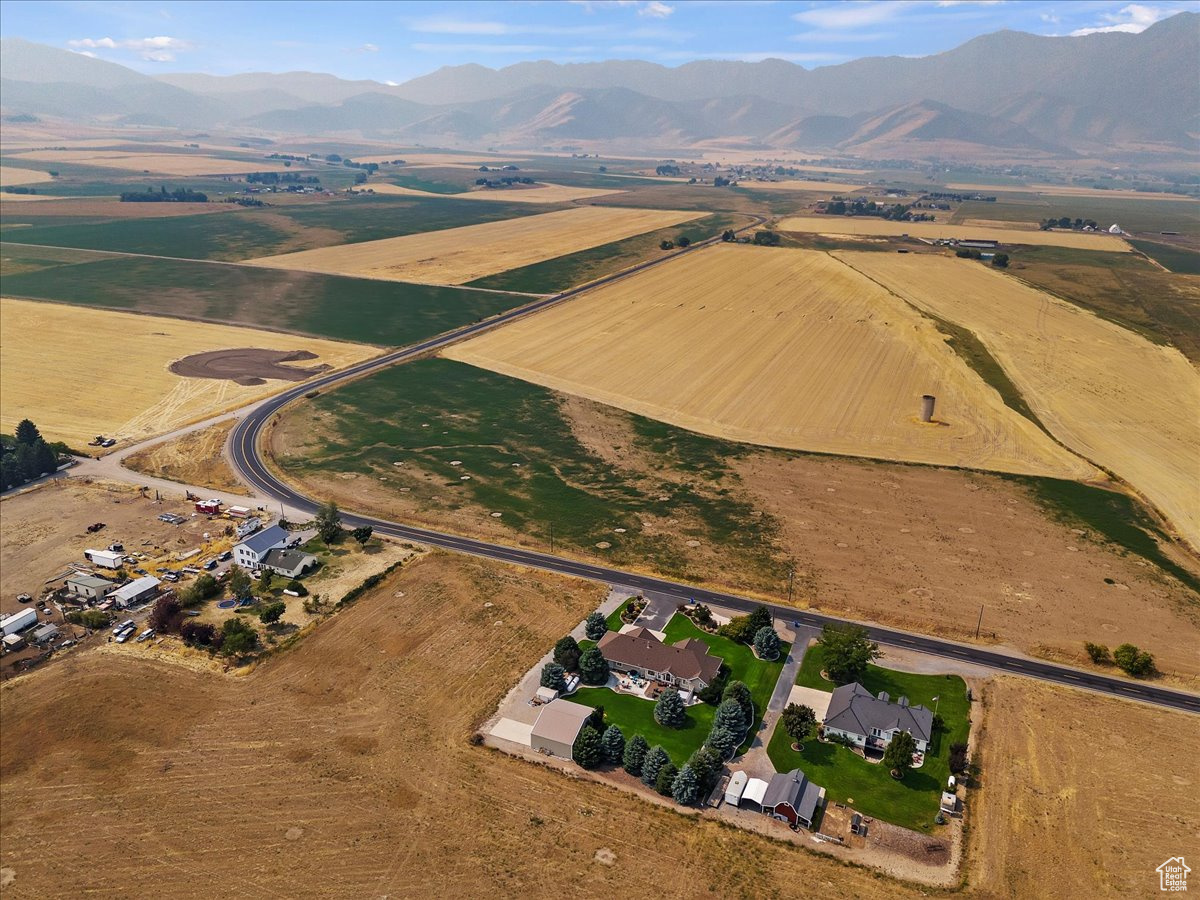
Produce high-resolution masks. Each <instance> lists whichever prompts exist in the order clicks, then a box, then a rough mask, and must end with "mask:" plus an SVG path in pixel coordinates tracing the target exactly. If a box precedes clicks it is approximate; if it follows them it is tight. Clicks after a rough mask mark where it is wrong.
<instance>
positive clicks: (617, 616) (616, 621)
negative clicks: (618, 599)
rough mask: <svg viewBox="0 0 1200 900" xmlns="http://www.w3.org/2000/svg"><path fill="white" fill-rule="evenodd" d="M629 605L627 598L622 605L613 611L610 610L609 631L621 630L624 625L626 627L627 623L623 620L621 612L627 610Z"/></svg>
mask: <svg viewBox="0 0 1200 900" xmlns="http://www.w3.org/2000/svg"><path fill="white" fill-rule="evenodd" d="M631 599H632V598H631ZM628 605H629V600H626V601H625V602H624V603H622V604H621V605H620V606H618V607H617V608H616V609H614V610H613V611H612V612H610V613H609V614H608V619H607V620H606V621H607V622H608V630H609V631H620V630H621V629H622V628H623V627H625V623H624V622H622V621H621V613H623V612H625V607H627V606H628Z"/></svg>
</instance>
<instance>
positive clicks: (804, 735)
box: [780, 703, 817, 745]
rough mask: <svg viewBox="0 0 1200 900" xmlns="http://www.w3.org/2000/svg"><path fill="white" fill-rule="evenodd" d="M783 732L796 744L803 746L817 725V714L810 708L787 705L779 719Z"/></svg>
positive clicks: (792, 704) (799, 705)
mask: <svg viewBox="0 0 1200 900" xmlns="http://www.w3.org/2000/svg"><path fill="white" fill-rule="evenodd" d="M780 721H781V722H782V723H783V730H784V731H786V732H787V733H788V736H789V737H790V738H791V739H792V740H793V741H795V742H796V743H797V744H801V745H802V744H803V743H804V742H805V741H806V740H807V739H808V736H809V735H810V734H811V733H812V730H813V728H815V727H816V725H817V714H816V713H814V712H813V711H812V708H811V707H808V706H803V705H801V704H799V703H789V704H788V705H787V708H786V709H785V710H784V711H783V716H782V717H781V718H780Z"/></svg>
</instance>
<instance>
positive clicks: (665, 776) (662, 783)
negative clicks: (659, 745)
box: [654, 759, 679, 797]
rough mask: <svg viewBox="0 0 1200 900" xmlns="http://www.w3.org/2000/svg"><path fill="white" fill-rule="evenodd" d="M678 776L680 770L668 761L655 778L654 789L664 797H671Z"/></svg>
mask: <svg viewBox="0 0 1200 900" xmlns="http://www.w3.org/2000/svg"><path fill="white" fill-rule="evenodd" d="M678 775H679V770H678V769H677V768H675V763H673V762H671V761H670V760H669V759H668V760H667V761H666V762H665V763H663V767H662V768H661V769H659V770H658V775H656V776H655V778H654V789H655V790H656V791H658V792H659V793H660V794H662V795H663V796H664V797H670V796H671V789H672V788H673V787H674V786H675V779H676V778H677V777H678Z"/></svg>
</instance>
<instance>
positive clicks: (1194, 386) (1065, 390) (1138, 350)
mask: <svg viewBox="0 0 1200 900" xmlns="http://www.w3.org/2000/svg"><path fill="white" fill-rule="evenodd" d="M837 257H838V258H839V259H842V260H844V261H846V262H847V263H848V264H849V265H852V266H853V267H854V268H855V269H858V270H859V271H861V272H863V273H864V274H866V275H868V276H869V277H871V278H874V279H876V280H878V281H879V282H880V283H881V284H883V285H885V286H886V287H888V288H889V289H891V290H893V291H895V292H896V293H897V294H899V295H901V296H902V297H904V298H905V299H907V300H909V301H910V302H912V303H914V304H916V305H917V306H919V307H921V308H922V309H927V310H929V311H930V312H932V313H934V314H935V315H937V316H940V317H941V318H944V319H947V320H949V321H951V322H955V323H957V324H959V325H962V326H963V327H965V328H969V329H970V330H971V331H973V332H974V333H975V334H976V335H978V337H979V339H980V340H981V341H982V342H983V343H984V345H985V346H986V347H987V348H988V350H989V351H990V352H991V354H992V356H994V357H995V358H996V360H997V361H998V362H999V363H1000V365H1001V366H1003V367H1004V370H1005V371H1006V372H1007V373H1008V375H1009V377H1010V378H1011V379H1012V380H1013V383H1014V384H1016V386H1017V387H1018V388H1019V389H1020V390H1021V393H1022V394H1023V395H1024V396H1025V399H1026V401H1027V402H1028V403H1029V405H1030V407H1031V408H1032V409H1033V410H1034V412H1035V413H1036V414H1037V415H1038V417H1039V418H1040V419H1041V420H1042V422H1043V423H1044V424H1045V425H1046V427H1047V428H1048V429H1050V432H1051V433H1052V434H1054V436H1055V437H1057V438H1058V439H1059V440H1060V441H1062V442H1063V443H1064V444H1066V445H1067V446H1068V447H1070V448H1072V449H1073V450H1075V451H1077V452H1078V453H1080V454H1082V455H1083V456H1085V457H1087V458H1088V459H1090V460H1093V461H1094V462H1096V463H1098V464H1099V465H1101V466H1104V467H1105V468H1107V469H1109V470H1111V471H1112V472H1114V473H1115V474H1116V475H1118V476H1119V477H1121V478H1123V479H1124V480H1125V481H1127V482H1128V483H1129V484H1131V485H1132V486H1133V487H1134V488H1135V489H1136V490H1137V491H1138V492H1140V493H1141V494H1142V496H1144V497H1145V498H1146V499H1147V500H1149V501H1150V502H1151V503H1153V504H1154V505H1155V506H1156V507H1158V509H1159V510H1160V511H1161V512H1162V513H1163V514H1164V515H1165V516H1166V517H1167V518H1168V519H1169V520H1170V522H1171V524H1172V525H1173V526H1174V527H1175V528H1176V529H1177V530H1178V532H1179V533H1180V534H1181V535H1182V536H1183V538H1184V539H1185V540H1186V541H1187V542H1188V543H1190V544H1191V545H1192V547H1193V548H1196V549H1198V550H1200V478H1197V472H1198V471H1200V417H1198V416H1197V415H1196V410H1198V409H1200V374H1198V373H1197V372H1196V369H1195V368H1194V367H1193V366H1192V365H1191V363H1189V362H1188V361H1187V359H1185V358H1184V356H1183V354H1181V353H1180V352H1179V351H1178V350H1176V349H1175V348H1173V347H1168V346H1163V345H1157V344H1152V343H1150V342H1149V341H1148V340H1146V339H1145V338H1143V337H1141V336H1140V335H1138V334H1135V333H1134V332H1132V331H1129V330H1128V329H1125V328H1122V327H1121V326H1119V325H1115V324H1113V323H1111V322H1108V321H1105V320H1104V319H1101V318H1099V317H1098V316H1096V315H1094V314H1093V313H1090V312H1088V311H1086V310H1084V309H1081V308H1080V307H1078V306H1074V305H1073V304H1070V303H1067V302H1066V301H1065V300H1059V299H1058V298H1057V297H1052V296H1051V295H1049V294H1045V293H1043V292H1041V291H1038V290H1035V289H1034V288H1031V287H1028V286H1027V285H1025V284H1023V283H1021V282H1020V281H1018V280H1016V279H1015V278H1012V277H1010V276H1007V275H1003V274H1001V273H1000V272H997V271H995V270H992V269H990V268H988V267H987V266H981V265H979V264H978V263H972V262H971V261H969V260H959V259H951V258H949V257H935V256H929V255H920V256H914V255H908V256H899V255H895V256H893V255H887V256H885V255H882V254H875V253H850V252H845V253H838V254H837Z"/></svg>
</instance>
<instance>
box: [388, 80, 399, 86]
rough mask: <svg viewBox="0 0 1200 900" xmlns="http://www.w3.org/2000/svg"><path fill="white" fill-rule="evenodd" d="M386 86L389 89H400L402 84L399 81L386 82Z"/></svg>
mask: <svg viewBox="0 0 1200 900" xmlns="http://www.w3.org/2000/svg"><path fill="white" fill-rule="evenodd" d="M384 84H386V85H387V86H388V87H400V82H398V81H385V82H384Z"/></svg>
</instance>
